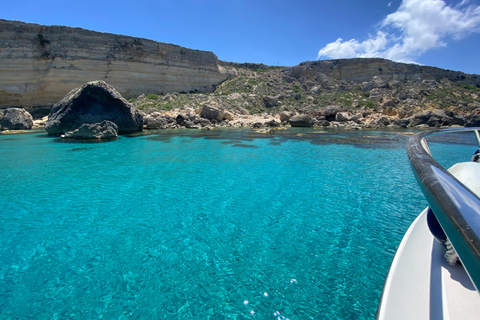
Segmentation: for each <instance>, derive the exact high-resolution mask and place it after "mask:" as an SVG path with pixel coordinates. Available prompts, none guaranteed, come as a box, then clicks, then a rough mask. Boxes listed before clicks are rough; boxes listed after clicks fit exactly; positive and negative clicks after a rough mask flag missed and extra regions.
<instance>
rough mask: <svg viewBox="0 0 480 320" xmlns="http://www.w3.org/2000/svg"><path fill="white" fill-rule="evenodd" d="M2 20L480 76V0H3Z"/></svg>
mask: <svg viewBox="0 0 480 320" xmlns="http://www.w3.org/2000/svg"><path fill="white" fill-rule="evenodd" d="M0 8H1V11H0V18H1V19H7V20H20V21H24V22H31V23H38V24H45V25H66V26H71V27H80V28H85V29H89V30H95V31H101V32H110V33H117V34H124V35H129V36H135V37H142V38H147V39H152V40H156V41H160V42H167V43H174V44H178V45H180V46H184V47H187V48H191V49H200V50H207V51H212V52H214V53H215V54H216V55H217V56H218V58H219V59H221V60H226V61H234V62H255V63H264V64H267V65H283V66H292V65H297V64H299V63H300V62H303V61H309V60H317V59H335V58H352V57H384V58H389V59H391V60H395V61H402V62H415V63H420V64H423V65H429V66H436V67H440V68H445V69H451V70H459V71H463V72H467V73H477V74H480V60H479V58H480V0H463V1H462V0H456V1H450V0H385V1H384V0H362V1H360V0H335V1H332V0H328V1H324V0H317V1H308V0H295V1H285V0H277V1H272V0H264V1H262V0H256V1H254V0H243V1H242V0H231V1H228V0H170V1H162V0H159V1H153V0H137V1H125V0H118V1H102V0H97V1H92V0H83V1H65V0H62V1H56V0H43V1H38V0H35V1H33V0H18V1H11V0H0Z"/></svg>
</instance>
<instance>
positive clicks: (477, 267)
mask: <svg viewBox="0 0 480 320" xmlns="http://www.w3.org/2000/svg"><path fill="white" fill-rule="evenodd" d="M477 130H480V128H470V129H445V130H434V131H428V132H422V133H419V134H416V135H415V136H413V137H412V138H411V139H410V140H409V142H408V147H407V154H408V158H409V160H410V164H411V166H412V168H413V172H414V175H415V178H416V179H417V181H418V183H419V185H420V188H421V189H422V192H423V193H424V195H425V198H426V199H427V201H428V203H429V205H430V208H431V209H432V210H433V212H434V214H435V216H436V217H437V220H438V221H439V222H440V225H441V226H442V228H443V230H444V231H445V234H446V235H447V237H448V238H449V239H450V241H451V243H452V245H453V247H454V248H455V250H456V251H457V254H458V256H459V257H460V260H461V262H462V264H463V266H464V268H465V270H466V272H467V274H468V275H469V277H470V279H471V280H472V282H473V284H474V285H475V288H476V289H477V291H480V290H479V289H480V198H479V197H477V196H476V195H475V194H474V193H472V191H470V189H468V188H467V187H465V186H464V185H463V184H462V183H461V182H460V181H458V180H457V179H456V178H455V177H454V176H453V175H451V174H450V173H449V172H448V171H447V170H445V169H444V168H443V167H442V166H440V165H439V164H438V163H437V162H436V161H435V160H434V159H433V158H432V156H431V155H430V152H429V150H428V146H427V143H426V141H425V137H426V136H429V135H432V134H435V135H436V134H439V133H442V134H443V133H449V132H465V131H472V132H473V133H475V136H476V137H477V138H478V137H479V134H478V131H477ZM467 161H468V160H467Z"/></svg>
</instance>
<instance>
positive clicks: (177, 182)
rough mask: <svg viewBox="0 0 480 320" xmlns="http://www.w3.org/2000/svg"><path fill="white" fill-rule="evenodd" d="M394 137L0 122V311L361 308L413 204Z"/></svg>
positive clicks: (188, 313) (297, 314) (115, 315)
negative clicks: (114, 136) (8, 132)
mask: <svg viewBox="0 0 480 320" xmlns="http://www.w3.org/2000/svg"><path fill="white" fill-rule="evenodd" d="M408 138H409V137H408V136H405V135H402V134H400V133H398V132H393V131H392V132H388V131H387V132H376V131H371V132H370V131H360V132H333V131H328V132H319V131H312V130H297V131H294V130H289V131H276V132H275V133H274V134H271V135H262V134H255V133H254V132H253V131H250V130H221V131H220V130H219V131H173V132H168V131H163V132H159V133H158V134H157V135H149V136H137V137H121V138H120V139H118V140H115V141H112V142H107V143H82V142H62V141H59V140H58V139H55V138H51V137H48V136H46V135H45V134H43V133H37V134H27V135H15V136H0V150H1V152H0V163H1V164H2V165H1V167H0V177H1V180H0V181H1V182H0V318H19V319H70V318H72V319H94V318H104V319H155V318H156V319H287V318H288V319H373V318H374V317H375V312H376V308H377V304H378V300H379V297H380V294H381V290H382V286H383V282H384V278H385V276H386V273H387V271H388V267H389V265H390V261H391V259H392V257H393V255H394V252H395V249H396V247H397V246H398V244H399V242H400V240H401V238H402V236H403V234H404V232H405V231H406V229H407V228H408V226H409V224H410V223H411V222H412V221H413V220H414V218H415V217H416V215H418V213H419V212H420V211H421V209H423V207H425V206H426V202H425V201H424V200H423V197H422V195H421V192H420V190H419V188H418V187H417V184H416V182H415V180H414V178H413V175H412V173H411V171H410V167H409V164H408V160H407V156H406V152H405V146H406V143H407V140H408ZM452 148H454V149H455V152H450V153H449V154H450V155H452V156H453V154H455V156H458V155H459V154H460V155H461V154H465V155H466V157H467V158H468V157H470V156H471V154H472V153H473V151H474V150H475V149H474V148H473V149H472V148H471V147H470V148H467V147H465V146H464V145H462V144H454V145H440V144H435V145H434V146H433V148H432V152H434V151H433V150H435V152H437V151H438V152H440V151H442V150H447V151H451V150H452ZM447 161H450V160H449V159H448V158H447Z"/></svg>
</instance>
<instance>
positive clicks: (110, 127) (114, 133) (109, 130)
mask: <svg viewBox="0 0 480 320" xmlns="http://www.w3.org/2000/svg"><path fill="white" fill-rule="evenodd" d="M117 137H118V127H117V125H116V124H115V123H113V122H111V121H108V120H103V121H102V122H100V123H93V124H90V123H85V124H82V125H81V126H80V127H79V128H78V129H75V130H73V131H68V132H66V133H65V134H64V135H62V138H67V139H114V138H117Z"/></svg>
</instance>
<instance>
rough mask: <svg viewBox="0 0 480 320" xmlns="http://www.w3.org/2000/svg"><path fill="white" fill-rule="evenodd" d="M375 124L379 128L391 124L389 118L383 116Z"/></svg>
mask: <svg viewBox="0 0 480 320" xmlns="http://www.w3.org/2000/svg"><path fill="white" fill-rule="evenodd" d="M375 124H376V126H377V127H386V126H388V125H389V124H390V120H389V119H388V118H387V117H385V116H382V117H380V118H378V119H377V121H375Z"/></svg>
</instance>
